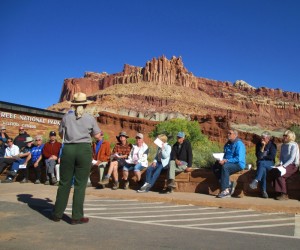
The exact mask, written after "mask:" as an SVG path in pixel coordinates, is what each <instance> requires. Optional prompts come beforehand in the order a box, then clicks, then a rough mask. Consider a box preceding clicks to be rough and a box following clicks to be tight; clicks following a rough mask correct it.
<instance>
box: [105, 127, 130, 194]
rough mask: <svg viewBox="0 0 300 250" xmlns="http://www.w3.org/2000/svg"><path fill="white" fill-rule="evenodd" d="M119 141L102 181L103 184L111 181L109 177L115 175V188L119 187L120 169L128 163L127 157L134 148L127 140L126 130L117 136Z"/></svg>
mask: <svg viewBox="0 0 300 250" xmlns="http://www.w3.org/2000/svg"><path fill="white" fill-rule="evenodd" d="M116 138H117V140H118V143H117V144H116V145H115V147H114V148H113V151H112V155H111V161H110V165H109V168H108V171H107V174H106V175H105V177H104V179H103V180H102V181H101V182H100V184H101V185H106V184H108V183H109V178H110V177H111V175H112V176H113V179H114V183H113V187H112V189H113V190H117V189H118V188H119V174H118V170H119V169H120V168H123V167H124V166H125V165H126V161H125V160H126V159H127V158H128V156H129V154H130V151H131V149H132V144H131V143H128V142H127V138H128V136H127V134H126V132H120V133H119V136H116Z"/></svg>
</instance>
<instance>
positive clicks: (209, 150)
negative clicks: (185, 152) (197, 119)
mask: <svg viewBox="0 0 300 250" xmlns="http://www.w3.org/2000/svg"><path fill="white" fill-rule="evenodd" d="M221 152H223V147H221V146H220V145H219V144H217V143H215V142H211V141H209V140H208V138H206V139H205V140H202V141H201V142H200V141H199V142H198V143H195V144H194V146H193V165H195V166H196V167H198V168H211V166H212V165H213V164H214V163H215V162H216V160H215V159H214V158H213V156H212V154H213V153H221Z"/></svg>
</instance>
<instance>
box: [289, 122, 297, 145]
mask: <svg viewBox="0 0 300 250" xmlns="http://www.w3.org/2000/svg"><path fill="white" fill-rule="evenodd" d="M289 130H291V131H293V132H294V133H295V135H296V142H297V143H300V126H299V125H293V126H292V127H290V128H289Z"/></svg>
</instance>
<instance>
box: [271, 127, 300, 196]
mask: <svg viewBox="0 0 300 250" xmlns="http://www.w3.org/2000/svg"><path fill="white" fill-rule="evenodd" d="M295 140H296V135H295V133H294V132H293V131H291V130H286V131H285V132H284V134H283V139H282V142H283V143H282V145H281V149H280V158H279V160H280V163H279V164H278V165H276V166H275V168H274V170H272V172H273V173H272V179H273V185H274V187H275V192H277V194H278V195H277V196H276V198H275V199H276V200H280V201H283V200H288V199H289V197H288V192H287V186H286V180H287V179H288V178H289V177H291V176H292V175H294V174H295V173H297V172H298V169H299V158H300V157H299V146H298V143H297V142H296V141H295ZM277 168H278V169H277ZM279 169H280V170H279Z"/></svg>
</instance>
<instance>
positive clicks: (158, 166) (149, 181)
mask: <svg viewBox="0 0 300 250" xmlns="http://www.w3.org/2000/svg"><path fill="white" fill-rule="evenodd" d="M158 139H160V140H161V141H162V145H161V147H160V146H158V147H157V151H156V155H155V158H154V160H153V162H152V163H151V165H150V166H149V167H148V168H147V171H146V182H145V184H144V185H143V186H142V187H141V188H140V189H139V190H138V192H139V193H143V192H148V191H149V190H150V189H151V187H153V186H154V184H155V182H156V180H157V178H158V177H159V175H160V173H161V171H162V169H163V168H167V167H168V166H169V162H170V154H171V146H170V145H169V144H168V142H167V141H168V137H167V136H166V135H164V134H161V135H159V136H158Z"/></svg>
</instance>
